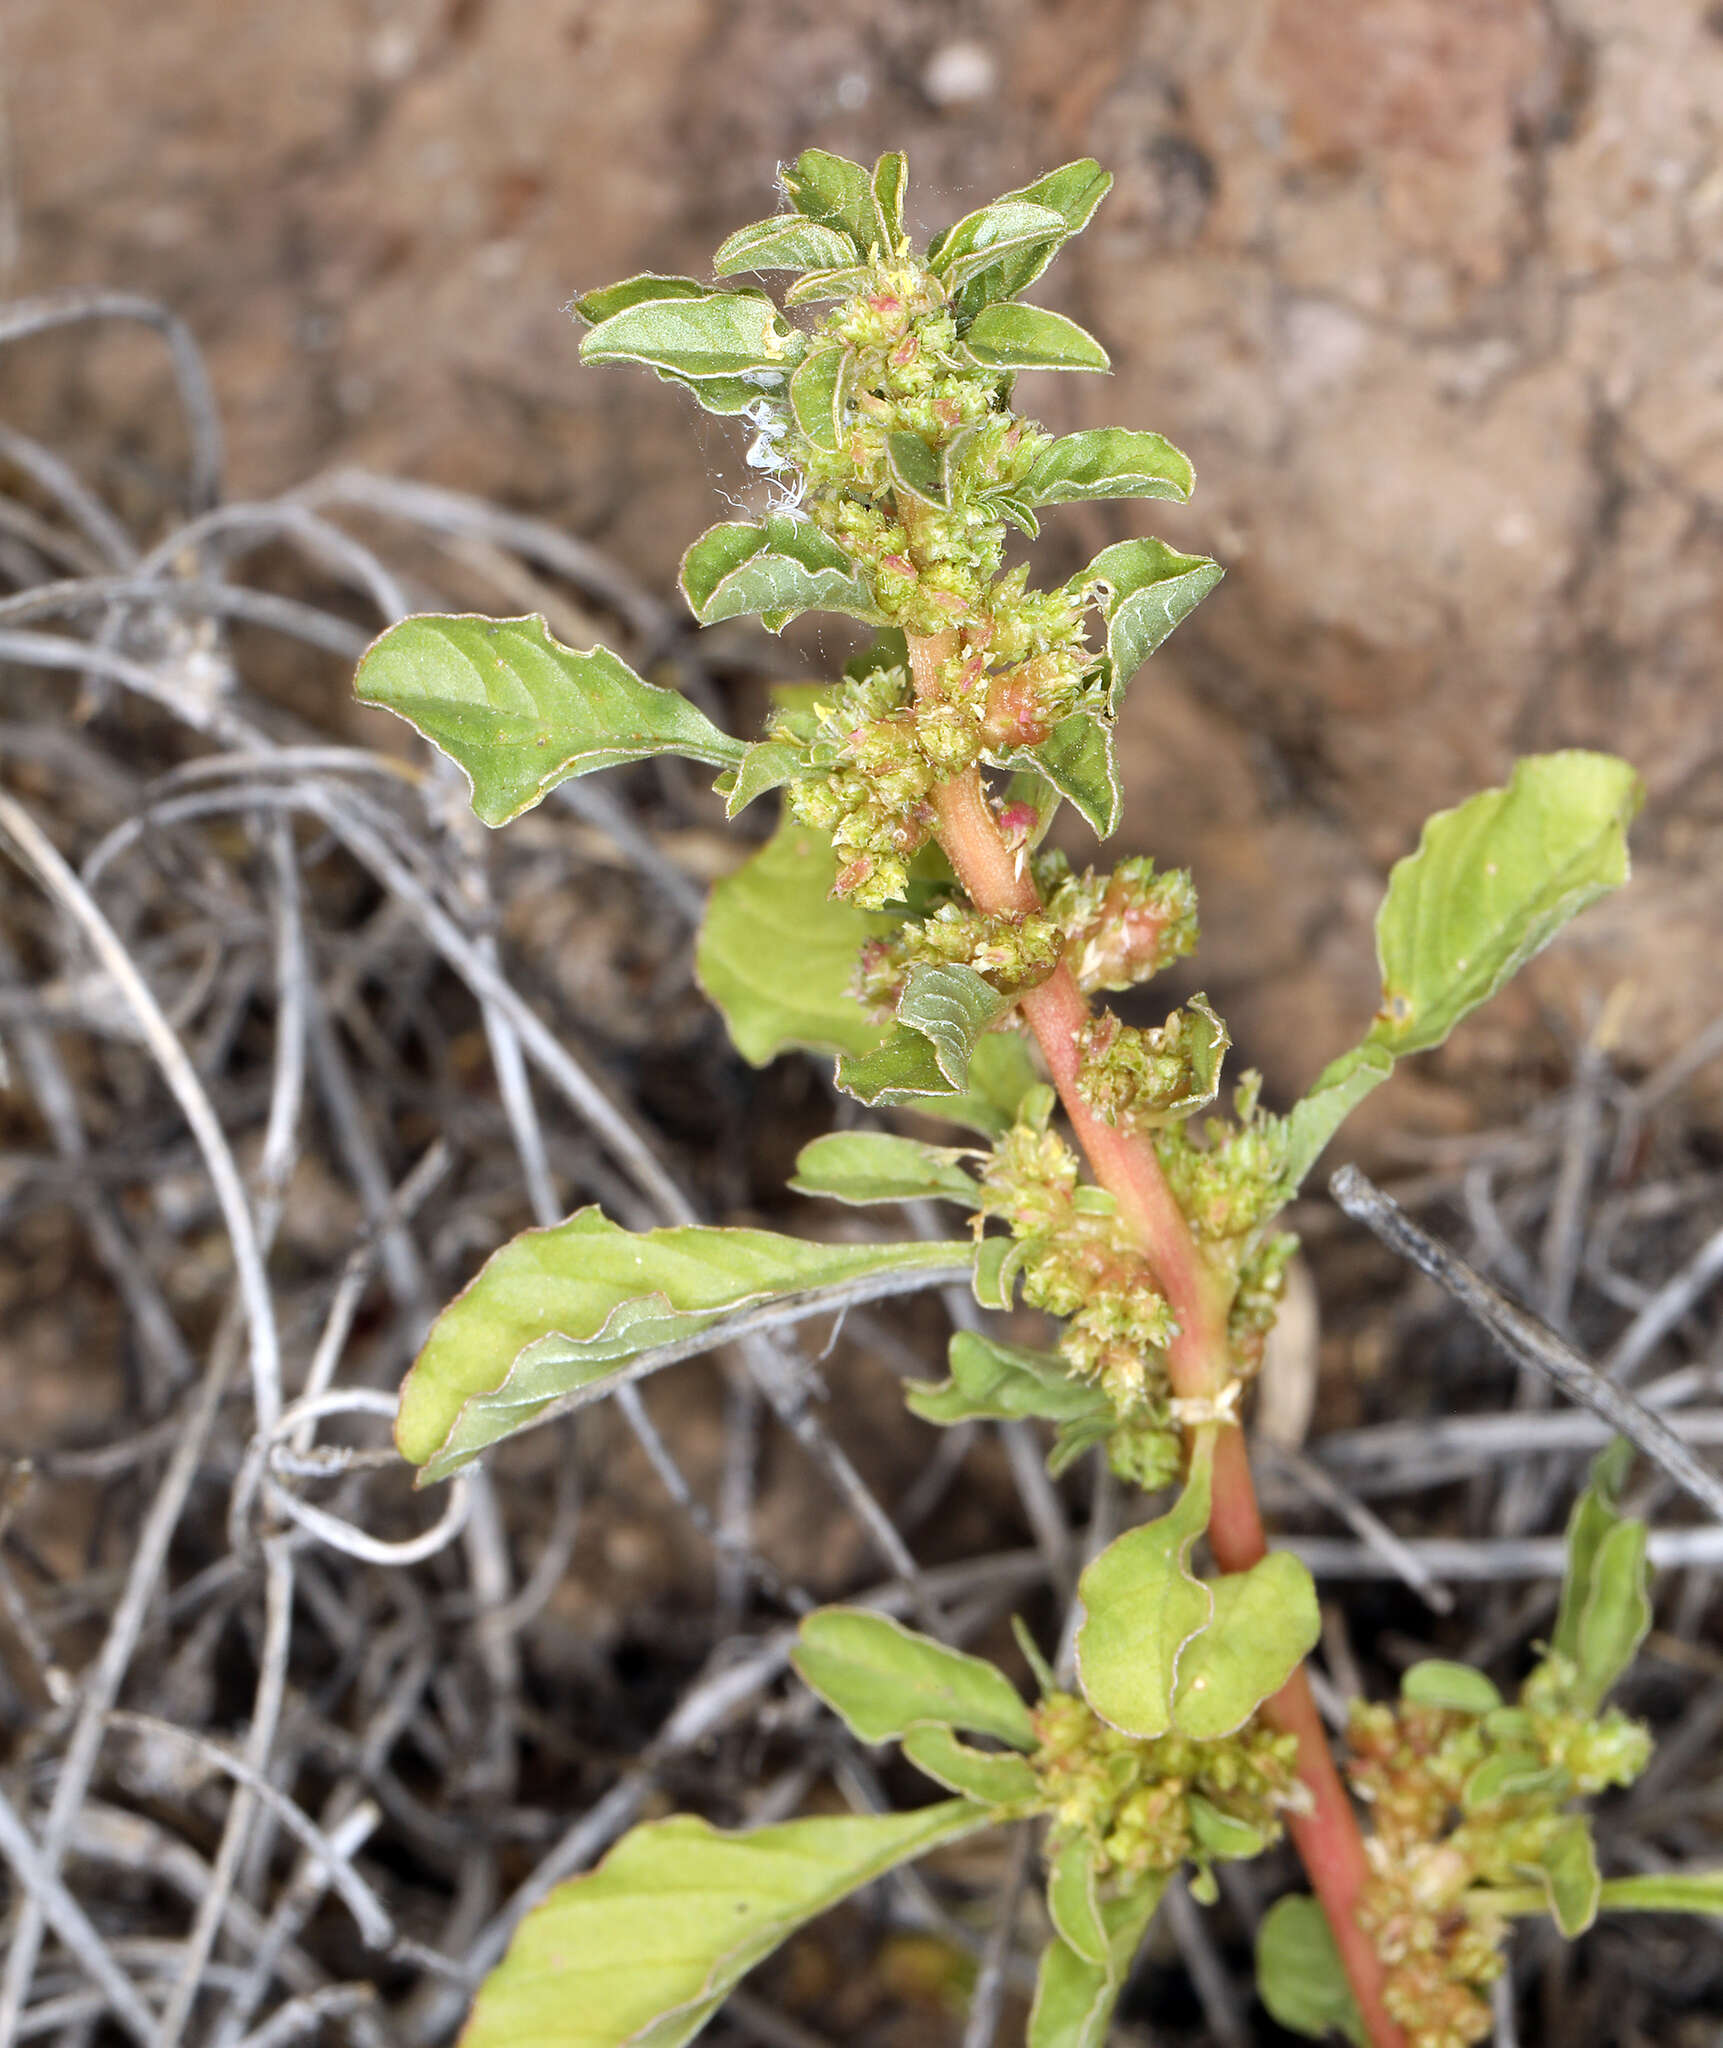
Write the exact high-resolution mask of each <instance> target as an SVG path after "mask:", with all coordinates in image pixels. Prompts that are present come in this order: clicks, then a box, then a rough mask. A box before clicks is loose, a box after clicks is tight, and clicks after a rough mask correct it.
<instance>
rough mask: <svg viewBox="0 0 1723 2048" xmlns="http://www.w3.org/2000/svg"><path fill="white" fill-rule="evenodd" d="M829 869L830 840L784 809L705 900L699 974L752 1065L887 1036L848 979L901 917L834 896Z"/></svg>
mask: <svg viewBox="0 0 1723 2048" xmlns="http://www.w3.org/2000/svg"><path fill="white" fill-rule="evenodd" d="M832 873H833V860H832V850H831V842H830V841H829V840H828V839H826V838H825V837H824V836H823V834H821V833H819V832H816V831H815V830H814V829H813V828H812V827H811V826H808V825H799V824H797V822H796V821H795V819H794V818H791V817H789V816H787V815H786V816H785V817H784V819H783V820H782V822H781V823H780V824H779V826H778V829H777V831H776V833H775V834H774V835H773V836H772V837H771V838H770V839H769V840H767V842H766V844H765V845H764V846H763V847H761V849H760V850H759V852H758V853H756V854H754V855H753V856H752V857H751V858H750V859H748V860H746V861H744V862H743V863H742V865H741V866H740V867H739V868H737V869H736V871H735V873H734V874H729V875H726V876H725V877H724V878H723V880H722V881H720V882H718V883H716V884H715V885H714V887H713V890H712V894H711V896H710V897H709V898H708V899H707V903H706V917H705V921H704V923H703V924H702V925H701V927H700V936H699V939H698V941H697V942H696V944H695V949H694V973H695V978H696V979H697V980H698V982H699V984H700V986H701V988H703V989H704V990H705V992H706V993H707V995H708V996H710V997H711V999H712V1001H713V1002H714V1003H716V1004H717V1006H718V1008H719V1009H720V1010H721V1011H722V1012H723V1015H724V1022H725V1024H726V1025H727V1026H728V1027H729V1032H730V1038H731V1041H732V1042H733V1043H734V1045H735V1047H736V1050H737V1051H738V1052H739V1053H740V1054H741V1055H742V1057H743V1059H745V1060H746V1061H747V1062H748V1063H749V1065H750V1066H755V1067H763V1066H765V1065H766V1063H767V1062H768V1061H769V1060H771V1059H774V1058H775V1057H776V1056H777V1055H778V1054H779V1053H780V1052H783V1051H786V1050H787V1049H788V1048H790V1047H792V1046H799V1047H801V1048H803V1049H804V1050H806V1051H809V1052H834V1053H850V1054H862V1053H866V1052H869V1051H871V1050H872V1048H873V1047H874V1046H876V1045H878V1044H879V1042H880V1040H881V1038H882V1037H883V1036H884V1035H885V1032H884V1027H883V1026H882V1025H880V1024H879V1023H878V1022H876V1020H875V1019H874V1018H872V1017H870V1016H869V1015H868V1013H867V1012H866V1010H864V1009H863V1008H862V1006H861V1004H860V1003H859V1002H857V1001H856V999H855V997H854V996H853V995H852V994H851V993H850V985H851V983H852V982H853V980H854V978H855V966H856V956H857V954H858V953H859V952H860V951H861V949H862V947H863V945H864V944H865V943H866V942H867V941H868V940H869V939H870V938H874V937H877V936H879V935H881V934H883V933H885V932H889V931H893V930H895V929H896V925H897V920H896V919H895V918H892V917H889V916H886V915H885V914H884V913H882V912H879V911H870V910H858V909H857V908H856V906H855V905H854V904H853V903H850V902H847V901H845V900H844V899H842V898H841V897H834V896H833V895H832V893H831V886H832Z"/></svg>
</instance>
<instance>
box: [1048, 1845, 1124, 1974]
mask: <svg viewBox="0 0 1723 2048" xmlns="http://www.w3.org/2000/svg"><path fill="white" fill-rule="evenodd" d="M1047 1917H1048V1919H1050V1920H1051V1921H1052V1923H1053V1927H1054V1931H1055V1932H1056V1933H1057V1934H1058V1936H1059V1938H1060V1940H1061V1941H1063V1942H1065V1943H1066V1944H1067V1945H1068V1946H1069V1947H1071V1948H1073V1949H1075V1950H1076V1952H1077V1953H1078V1955H1080V1956H1081V1957H1082V1958H1083V1960H1084V1962H1086V1963H1099V1964H1101V1965H1102V1966H1103V1968H1104V1967H1105V1966H1106V1963H1107V1960H1108V1957H1109V1955H1110V1953H1111V1946H1112V1945H1111V1943H1110V1942H1109V1940H1108V1938H1107V1923H1106V1922H1105V1921H1104V1920H1103V1919H1102V1918H1101V1895H1100V1892H1099V1890H1098V1889H1097V1887H1096V1884H1095V1857H1094V1852H1093V1850H1092V1849H1091V1848H1090V1846H1089V1842H1088V1838H1087V1837H1086V1836H1084V1835H1081V1834H1078V1835H1073V1836H1072V1837H1071V1839H1070V1840H1069V1841H1068V1842H1067V1843H1066V1844H1065V1845H1064V1847H1063V1848H1062V1849H1061V1850H1060V1851H1059V1853H1058V1855H1057V1856H1055V1857H1054V1858H1053V1861H1052V1863H1051V1864H1050V1865H1049V1867H1048V1871H1047Z"/></svg>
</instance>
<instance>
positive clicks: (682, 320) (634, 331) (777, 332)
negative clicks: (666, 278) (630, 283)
mask: <svg viewBox="0 0 1723 2048" xmlns="http://www.w3.org/2000/svg"><path fill="white" fill-rule="evenodd" d="M594 296H596V295H594ZM805 346H806V336H804V335H802V334H800V333H799V332H798V331H797V330H796V329H795V328H793V327H791V326H790V325H789V324H788V322H787V321H785V320H784V319H783V318H782V316H781V315H780V314H779V312H778V309H777V307H776V306H774V305H773V304H772V302H771V300H770V299H769V298H767V297H766V295H765V294H764V293H763V292H752V291H740V292H734V291H731V292H725V291H711V292H707V293H706V294H705V295H704V296H703V297H701V298H698V299H695V298H690V297H687V296H678V297H676V298H644V299H639V300H636V301H634V302H633V303H632V304H629V305H625V306H622V307H620V308H618V310H616V311H615V312H613V313H610V314H609V315H608V316H607V317H606V318H605V319H602V320H600V321H598V322H597V323H596V325H595V326H594V327H593V328H592V330H591V332H590V333H588V334H586V335H584V336H583V337H582V339H581V344H580V355H581V360H582V361H583V362H588V363H645V364H647V365H648V366H649V367H650V368H652V369H655V370H664V371H667V372H668V373H669V374H670V375H671V376H673V377H679V378H691V379H696V380H698V379H700V378H703V377H740V376H742V375H744V374H745V373H746V372H748V371H750V370H778V371H782V372H783V373H784V374H785V375H788V373H789V372H790V370H791V369H792V368H793V367H794V365H795V361H796V357H797V355H798V354H799V352H800V350H801V349H802V348H803V347H805Z"/></svg>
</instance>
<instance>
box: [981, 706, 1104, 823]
mask: <svg viewBox="0 0 1723 2048" xmlns="http://www.w3.org/2000/svg"><path fill="white" fill-rule="evenodd" d="M999 762H1000V765H1001V767H1006V768H1031V769H1033V770H1035V771H1036V773H1038V774H1039V775H1041V776H1043V777H1045V779H1046V780H1047V781H1048V782H1050V783H1052V785H1053V787H1054V788H1055V789H1056V790H1057V791H1058V792H1059V794H1060V795H1061V796H1062V797H1067V798H1069V800H1070V801H1071V802H1072V803H1073V804H1075V805H1076V807H1077V809H1078V810H1079V811H1080V812H1081V813H1082V814H1083V817H1084V819H1085V820H1086V821H1087V823H1088V825H1089V828H1090V830H1091V831H1093V832H1094V833H1095V834H1096V835H1097V837H1099V838H1101V839H1107V838H1110V837H1111V836H1112V834H1113V833H1114V832H1115V831H1116V830H1117V829H1118V824H1119V816H1120V813H1121V811H1122V810H1123V809H1124V802H1125V799H1124V790H1123V787H1122V785H1121V783H1120V780H1119V759H1118V754H1117V751H1116V749H1115V747H1114V744H1113V728H1112V725H1111V724H1110V723H1109V721H1108V720H1106V719H1105V718H1100V717H1097V716H1095V715H1094V714H1093V713H1092V712H1088V711H1078V712H1074V713H1073V714H1072V716H1071V717H1069V718H1066V719H1062V720H1061V721H1060V723H1059V724H1058V725H1056V726H1055V727H1054V728H1053V730H1052V732H1051V733H1050V734H1049V735H1048V737H1047V738H1046V739H1044V740H1043V741H1042V742H1041V744H1040V745H1039V746H1038V747H1025V748H1022V749H1021V750H1020V751H1018V752H1016V753H1012V754H1002V755H1001V756H1000V757H999Z"/></svg>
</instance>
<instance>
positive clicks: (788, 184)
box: [781, 149, 879, 256]
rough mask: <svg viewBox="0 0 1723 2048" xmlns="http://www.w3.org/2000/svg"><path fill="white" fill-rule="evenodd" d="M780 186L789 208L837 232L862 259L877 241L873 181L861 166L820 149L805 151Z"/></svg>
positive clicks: (877, 225)
mask: <svg viewBox="0 0 1723 2048" xmlns="http://www.w3.org/2000/svg"><path fill="white" fill-rule="evenodd" d="M781 182H782V184H783V188H784V191H785V193H786V194H787V195H788V197H789V201H790V204H791V205H792V206H793V207H794V208H795V209H796V211H797V212H798V213H799V214H801V215H802V216H803V217H804V218H805V219H807V220H816V221H821V222H823V223H824V225H825V226H827V227H829V228H836V229H837V230H838V231H839V232H840V233H841V234H844V235H847V236H848V237H849V239H850V240H851V241H852V242H853V243H854V244H855V247H856V253H857V254H858V255H861V256H865V255H866V254H867V253H868V251H869V250H870V249H871V248H873V247H874V245H875V244H876V243H877V242H878V240H879V223H878V221H877V220H876V219H875V217H874V208H873V181H872V180H871V179H870V178H869V176H868V174H867V172H866V171H864V170H863V169H862V167H861V165H860V164H852V163H851V162H850V160H849V158H848V157H843V156H832V155H831V154H830V153H829V152H828V151H826V150H823V149H804V150H803V151H802V153H801V155H800V156H799V157H797V158H796V160H795V162H794V163H793V164H792V165H791V166H790V168H789V169H788V170H787V171H784V172H783V173H782V174H781Z"/></svg>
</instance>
